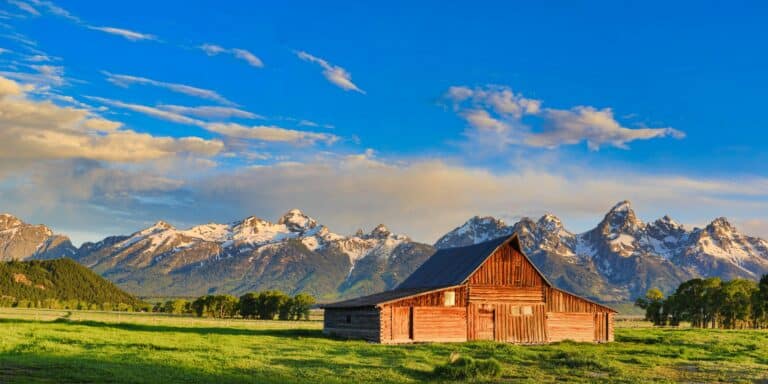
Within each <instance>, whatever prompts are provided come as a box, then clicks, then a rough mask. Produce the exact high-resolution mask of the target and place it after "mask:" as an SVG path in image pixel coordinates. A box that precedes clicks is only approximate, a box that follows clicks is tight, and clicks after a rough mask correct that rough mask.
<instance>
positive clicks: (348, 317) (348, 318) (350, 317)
mask: <svg viewBox="0 0 768 384" xmlns="http://www.w3.org/2000/svg"><path fill="white" fill-rule="evenodd" d="M347 324H352V315H347Z"/></svg>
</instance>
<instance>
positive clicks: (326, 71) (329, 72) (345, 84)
mask: <svg viewBox="0 0 768 384" xmlns="http://www.w3.org/2000/svg"><path fill="white" fill-rule="evenodd" d="M296 56H298V57H299V58H300V59H302V60H304V61H308V62H310V63H315V64H318V65H320V66H321V67H322V68H323V76H325V78H326V79H327V80H328V81H330V82H331V83H332V84H334V85H336V86H337V87H339V88H341V89H343V90H345V91H356V92H360V93H362V94H365V91H363V90H362V89H360V88H358V86H357V85H355V84H354V83H353V82H352V75H351V74H350V73H349V72H347V70H346V69H344V68H342V67H339V66H337V65H333V64H331V63H329V62H327V61H326V60H324V59H321V58H319V57H317V56H313V55H310V54H309V53H307V52H304V51H298V52H296Z"/></svg>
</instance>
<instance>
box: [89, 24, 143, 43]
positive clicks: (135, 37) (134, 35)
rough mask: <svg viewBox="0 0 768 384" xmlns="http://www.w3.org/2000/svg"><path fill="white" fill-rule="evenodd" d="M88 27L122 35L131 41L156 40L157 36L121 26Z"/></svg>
mask: <svg viewBox="0 0 768 384" xmlns="http://www.w3.org/2000/svg"><path fill="white" fill-rule="evenodd" d="M88 29H93V30H96V31H101V32H104V33H109V34H111V35H117V36H121V37H124V38H126V39H128V40H131V41H139V40H157V36H155V35H150V34H148V33H141V32H136V31H131V30H129V29H123V28H115V27H95V26H89V27H88Z"/></svg>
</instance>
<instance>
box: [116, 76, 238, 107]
mask: <svg viewBox="0 0 768 384" xmlns="http://www.w3.org/2000/svg"><path fill="white" fill-rule="evenodd" d="M102 73H103V74H104V75H105V76H107V81H109V82H110V83H112V84H115V85H117V86H121V87H129V86H131V85H133V84H141V85H151V86H154V87H160V88H165V89H168V90H170V91H173V92H177V93H181V94H185V95H188V96H193V97H197V98H201V99H206V100H212V101H216V102H219V103H221V104H227V105H234V103H233V102H231V101H229V100H227V99H225V98H224V97H223V96H221V95H220V94H218V93H217V92H216V91H212V90H209V89H204V88H198V87H193V86H191V85H186V84H179V83H169V82H165V81H158V80H153V79H149V78H146V77H139V76H131V75H121V74H115V73H110V72H106V71H102Z"/></svg>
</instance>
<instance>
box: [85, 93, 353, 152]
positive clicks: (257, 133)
mask: <svg viewBox="0 0 768 384" xmlns="http://www.w3.org/2000/svg"><path fill="white" fill-rule="evenodd" d="M88 99H90V100H94V101H96V102H99V103H102V104H105V105H109V106H113V107H118V108H123V109H127V110H130V111H134V112H138V113H142V114H145V115H148V116H152V117H155V118H157V119H162V120H166V121H170V122H173V123H178V124H186V125H194V126H197V127H200V128H203V129H205V130H207V131H210V132H215V133H218V134H220V135H222V136H226V137H229V138H235V139H248V140H258V141H264V142H283V143H293V144H306V145H313V144H315V143H318V142H322V143H326V144H333V143H334V142H336V141H338V140H339V137H338V136H336V135H331V134H326V133H317V132H307V131H299V130H294V129H288V128H282V127H278V126H271V125H254V126H248V125H243V124H237V123H227V122H208V121H202V120H199V119H195V118H193V117H190V116H187V115H185V114H183V112H182V111H185V110H186V111H187V112H189V111H190V110H189V109H184V108H168V106H160V107H151V106H147V105H140V104H132V103H126V102H122V101H119V100H112V99H107V98H102V97H95V96H89V97H88ZM174 109H175V110H174ZM193 112H194V111H193Z"/></svg>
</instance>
